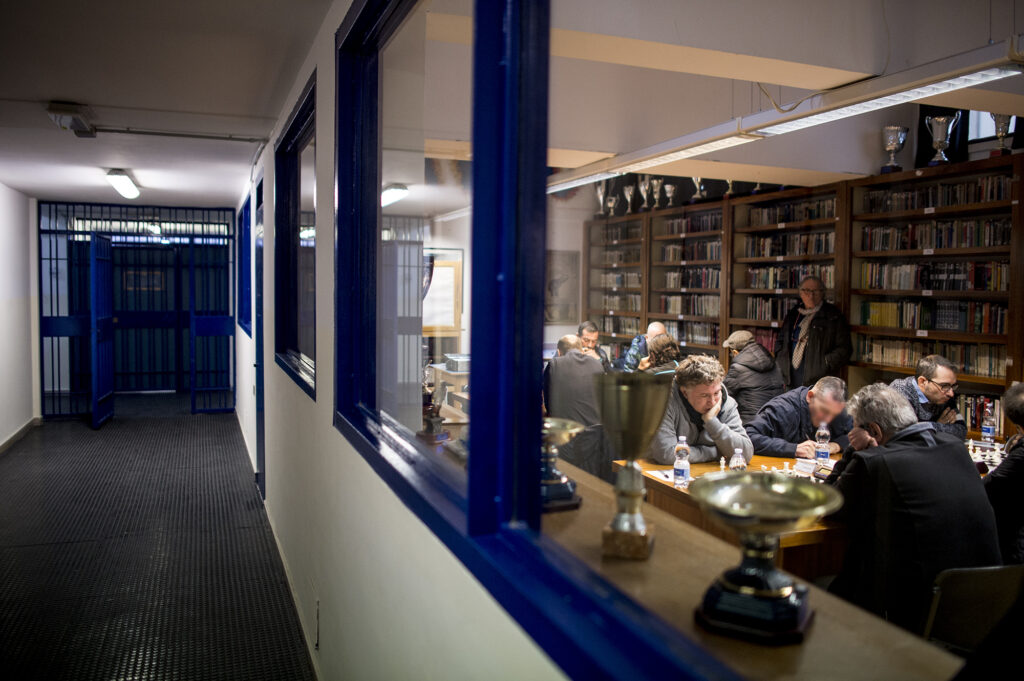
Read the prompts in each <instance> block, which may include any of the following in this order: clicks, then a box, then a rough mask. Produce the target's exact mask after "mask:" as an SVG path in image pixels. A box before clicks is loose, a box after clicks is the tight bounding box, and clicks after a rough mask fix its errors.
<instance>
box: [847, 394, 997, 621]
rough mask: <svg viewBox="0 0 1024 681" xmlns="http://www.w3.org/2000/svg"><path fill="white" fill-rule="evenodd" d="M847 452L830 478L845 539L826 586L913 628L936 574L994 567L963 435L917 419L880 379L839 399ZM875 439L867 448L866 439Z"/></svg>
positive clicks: (991, 536)
mask: <svg viewBox="0 0 1024 681" xmlns="http://www.w3.org/2000/svg"><path fill="white" fill-rule="evenodd" d="M848 409H849V411H850V414H851V415H852V416H853V422H854V424H855V427H854V430H853V432H852V433H851V434H850V440H851V441H852V442H854V443H855V444H854V447H857V446H865V445H867V448H865V449H863V450H861V451H857V450H856V449H854V448H851V449H850V450H849V451H847V452H846V453H845V454H844V455H843V460H842V461H840V462H839V463H837V464H836V470H835V472H834V473H833V475H832V476H830V477H829V483H830V484H833V485H834V486H835V488H836V489H837V490H839V491H840V492H842V493H843V497H844V499H845V501H844V503H843V507H842V508H841V509H840V510H839V511H838V512H837V513H836V514H835V515H834V516H833V517H834V518H837V519H839V520H843V521H845V522H846V523H847V525H848V527H849V535H850V544H849V547H848V548H847V550H846V556H845V559H844V562H843V567H842V568H841V570H840V572H839V575H838V576H837V577H836V579H835V581H833V582H832V584H831V586H830V587H829V590H830V591H833V592H834V593H836V594H838V595H839V596H842V597H843V598H845V599H846V600H848V601H850V602H852V603H854V604H856V605H859V606H860V607H862V608H865V609H867V610H870V611H871V612H874V613H875V614H877V615H879V616H881V617H885V618H886V619H888V620H889V621H891V622H893V623H894V624H898V625H899V626H901V627H903V628H905V629H908V630H910V631H912V632H915V633H919V632H920V631H921V629H922V627H923V625H924V622H925V617H926V616H927V614H928V607H929V605H930V603H931V597H932V584H933V582H934V581H935V577H936V575H938V574H939V572H941V571H943V570H946V569H949V568H957V567H980V566H986V565H998V564H999V545H998V543H997V540H996V521H995V517H994V515H993V513H992V507H991V506H990V505H989V503H988V499H987V498H986V497H985V490H984V488H983V485H982V482H981V478H980V477H979V476H978V471H977V469H975V467H974V464H973V463H972V462H971V457H970V456H969V455H968V453H967V448H966V447H965V446H964V443H963V441H962V440H961V439H960V438H957V437H955V436H953V435H950V434H949V433H943V432H940V431H937V430H936V429H935V426H934V424H932V423H928V422H925V423H919V422H918V420H917V416H916V415H915V414H914V410H913V409H911V407H910V405H909V404H907V401H906V399H905V398H904V397H902V396H901V395H900V394H899V393H898V392H896V391H895V390H893V389H892V388H890V387H888V386H886V385H885V384H884V383H876V384H874V385H869V386H867V387H865V388H863V389H862V390H860V392H858V393H857V394H856V395H854V396H853V398H852V399H851V400H850V403H849V405H848ZM872 442H874V443H877V444H875V445H872V444H871V443H872Z"/></svg>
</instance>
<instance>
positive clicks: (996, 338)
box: [850, 324, 1008, 345]
mask: <svg viewBox="0 0 1024 681" xmlns="http://www.w3.org/2000/svg"><path fill="white" fill-rule="evenodd" d="M850 331H853V332H854V333H860V334H864V335H865V336H888V337H891V338H908V339H910V340H923V341H924V340H938V341H947V342H950V343H989V344H991V345H1006V344H1007V339H1008V336H1007V335H1006V334H994V333H989V334H985V333H971V332H969V331H942V330H938V329H903V328H895V327H890V326H866V325H863V324H857V325H854V324H851V325H850ZM918 331H927V332H928V334H927V335H926V336H919V335H917V332H918Z"/></svg>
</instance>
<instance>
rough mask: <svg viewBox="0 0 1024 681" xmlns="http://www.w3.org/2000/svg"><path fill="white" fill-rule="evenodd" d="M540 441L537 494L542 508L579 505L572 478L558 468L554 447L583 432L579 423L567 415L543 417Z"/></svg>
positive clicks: (580, 500) (552, 508)
mask: <svg viewBox="0 0 1024 681" xmlns="http://www.w3.org/2000/svg"><path fill="white" fill-rule="evenodd" d="M542 429H543V436H542V438H541V439H542V440H543V442H544V449H543V455H542V458H541V470H540V498H541V501H542V502H543V504H544V512H545V513H549V512H552V511H569V510H572V509H574V508H579V507H580V503H582V501H583V500H582V499H580V497H579V495H578V494H576V482H575V481H573V480H570V479H569V478H568V477H566V475H565V474H563V473H562V471H560V470H558V448H559V447H561V446H562V445H564V444H566V443H567V442H569V441H570V440H572V439H573V438H574V437H576V436H577V435H579V434H580V433H582V432H583V426H582V425H581V424H579V423H576V422H575V421H570V420H569V419H556V418H551V417H547V418H545V419H544V423H543V425H542Z"/></svg>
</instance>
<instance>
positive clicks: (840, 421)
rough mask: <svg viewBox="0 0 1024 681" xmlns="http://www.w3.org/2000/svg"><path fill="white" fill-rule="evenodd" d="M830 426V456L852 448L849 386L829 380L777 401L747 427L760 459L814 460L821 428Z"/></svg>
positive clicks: (825, 378)
mask: <svg viewBox="0 0 1024 681" xmlns="http://www.w3.org/2000/svg"><path fill="white" fill-rule="evenodd" d="M822 423H825V424H828V426H829V437H830V438H831V439H830V441H829V444H828V447H829V455H832V454H838V453H839V452H841V451H843V450H844V449H846V447H847V446H848V445H849V444H850V440H849V438H848V437H847V435H848V433H849V432H850V429H851V428H853V421H852V420H851V419H850V416H849V415H848V414H847V413H846V383H845V382H844V381H843V379H841V378H835V377H834V376H826V377H824V378H820V379H818V382H817V383H815V384H814V386H813V387H811V388H794V389H793V390H790V391H788V392H784V393H782V394H781V395H779V396H778V397H774V398H772V399H770V400H768V402H767V403H766V404H765V405H764V406H763V407H761V411H759V412H757V416H755V417H754V420H753V421H751V422H750V423H748V424H747V435H749V436H750V441H751V442H753V443H754V453H755V454H757V455H759V456H793V457H796V458H798V459H813V458H814V445H815V438H816V437H817V436H816V433H817V432H818V427H819V426H820V425H821V424H822Z"/></svg>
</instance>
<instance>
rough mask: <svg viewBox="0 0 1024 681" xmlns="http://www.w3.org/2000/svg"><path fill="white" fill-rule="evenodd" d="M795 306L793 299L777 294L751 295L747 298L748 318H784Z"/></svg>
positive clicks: (772, 319) (766, 319) (769, 320)
mask: <svg viewBox="0 0 1024 681" xmlns="http://www.w3.org/2000/svg"><path fill="white" fill-rule="evenodd" d="M792 306H793V301H791V300H786V299H785V298H778V297H776V296H750V297H749V298H747V319H757V320H760V321H765V322H772V321H777V320H780V319H782V318H783V317H785V316H786V313H787V312H789V308H790V307H792Z"/></svg>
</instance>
